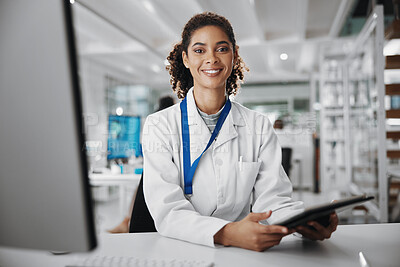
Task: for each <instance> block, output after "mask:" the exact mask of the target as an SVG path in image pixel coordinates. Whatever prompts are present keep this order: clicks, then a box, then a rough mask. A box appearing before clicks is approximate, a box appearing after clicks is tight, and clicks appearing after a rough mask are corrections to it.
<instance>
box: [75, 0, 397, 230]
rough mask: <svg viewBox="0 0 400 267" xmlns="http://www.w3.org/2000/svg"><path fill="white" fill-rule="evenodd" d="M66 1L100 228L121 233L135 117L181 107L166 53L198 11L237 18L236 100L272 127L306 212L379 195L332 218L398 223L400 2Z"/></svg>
mask: <svg viewBox="0 0 400 267" xmlns="http://www.w3.org/2000/svg"><path fill="white" fill-rule="evenodd" d="M70 2H71V4H72V6H73V8H72V10H73V18H74V21H73V23H74V28H75V34H76V40H77V52H78V59H79V60H78V66H79V69H78V70H79V79H80V85H81V90H82V92H81V93H82V103H83V114H82V115H83V120H84V129H85V135H86V143H85V148H84V149H85V150H86V154H87V157H88V164H89V165H88V166H89V170H90V172H89V179H90V184H91V191H92V196H93V199H94V203H95V222H96V226H97V232H125V231H127V228H126V224H125V226H124V222H123V221H124V220H128V219H129V218H130V215H131V209H132V199H134V198H135V195H136V190H137V187H138V184H139V181H140V177H141V174H142V172H143V168H142V164H143V158H142V151H141V131H142V126H143V123H144V121H145V118H146V116H147V115H149V114H151V113H153V112H155V111H157V110H158V109H160V106H159V105H160V104H159V100H160V99H161V98H163V97H166V96H172V97H173V98H174V100H175V102H178V99H177V98H176V96H175V95H174V93H173V92H172V89H171V85H170V83H169V74H168V71H167V70H166V66H167V65H168V61H167V60H166V57H167V56H168V54H169V52H170V51H171V49H172V47H173V45H174V44H175V43H177V42H178V41H179V40H180V33H181V31H182V28H183V26H184V24H185V23H186V21H188V19H189V18H191V17H192V16H193V15H194V14H196V13H200V12H203V11H212V12H216V13H218V14H221V15H223V16H225V17H226V18H228V19H229V21H230V22H231V23H232V25H233V28H234V31H235V34H236V39H237V44H238V45H239V53H240V55H241V56H242V58H243V60H244V62H245V63H246V65H247V66H248V68H249V69H250V72H248V73H246V75H245V83H244V84H243V85H242V88H241V89H240V91H239V93H238V94H237V95H236V96H235V97H234V99H235V101H237V102H239V103H241V104H242V105H244V106H245V107H248V108H250V109H253V110H256V111H258V112H260V113H262V114H265V115H266V116H268V118H269V119H270V121H271V124H273V125H274V128H275V131H276V134H277V135H278V140H279V142H280V144H281V146H282V152H283V153H282V154H283V159H282V164H283V166H284V169H285V171H286V172H287V174H288V176H289V178H290V180H291V182H292V184H293V189H294V192H293V198H294V199H298V200H302V201H304V202H305V205H306V206H307V207H308V206H313V205H316V204H320V203H324V202H329V201H331V200H333V199H342V198H345V197H349V196H352V195H360V194H364V193H366V194H368V195H372V196H374V197H375V199H374V200H373V201H369V202H366V203H364V204H360V205H358V206H355V207H353V208H352V209H347V210H345V211H343V212H340V213H338V215H339V219H340V222H339V224H364V223H383V222H400V191H399V190H400V162H399V159H400V143H399V139H400V39H398V38H400V35H399V2H398V1H392V0H383V1H373V0H370V1H368V0H349V1H345V0H329V1H328V0H280V1H274V0H235V1H231V0H219V1H215V0H168V1H161V0H131V1H128V0H114V1H106V0H96V1H93V0H76V1H74V0H71V1H70ZM378 5H381V6H383V12H381V13H376V12H374V10H375V8H376V7H377V6H378ZM121 222H122V223H121ZM121 225H122V226H124V227H125V228H124V227H122V228H121Z"/></svg>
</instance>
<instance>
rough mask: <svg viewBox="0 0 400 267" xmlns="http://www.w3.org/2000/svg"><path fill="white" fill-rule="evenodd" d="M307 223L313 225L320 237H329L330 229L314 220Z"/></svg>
mask: <svg viewBox="0 0 400 267" xmlns="http://www.w3.org/2000/svg"><path fill="white" fill-rule="evenodd" d="M307 224H308V225H310V226H312V227H314V228H315V231H316V232H318V233H319V234H320V235H321V236H322V237H324V238H329V237H331V231H330V230H329V229H327V228H325V227H323V226H322V225H321V224H319V223H317V222H316V221H311V222H308V223H307Z"/></svg>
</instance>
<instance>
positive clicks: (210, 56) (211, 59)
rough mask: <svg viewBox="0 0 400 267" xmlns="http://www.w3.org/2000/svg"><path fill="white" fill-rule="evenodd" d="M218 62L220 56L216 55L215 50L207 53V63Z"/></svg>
mask: <svg viewBox="0 0 400 267" xmlns="http://www.w3.org/2000/svg"><path fill="white" fill-rule="evenodd" d="M217 62H218V57H217V56H216V55H215V53H214V52H209V53H208V54H207V60H206V63H210V64H215V63H217Z"/></svg>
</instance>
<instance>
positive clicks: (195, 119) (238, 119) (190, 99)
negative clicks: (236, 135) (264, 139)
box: [186, 87, 246, 126]
mask: <svg viewBox="0 0 400 267" xmlns="http://www.w3.org/2000/svg"><path fill="white" fill-rule="evenodd" d="M186 98H187V104H188V124H189V126H190V125H196V124H201V122H202V118H201V116H200V114H199V112H198V111H197V107H196V102H195V101H194V96H193V87H192V88H190V90H189V91H188V92H187V96H186ZM228 119H229V120H228ZM227 121H229V122H230V123H232V124H233V125H237V126H245V125H246V122H245V120H244V119H243V117H242V114H241V113H240V111H239V110H238V108H237V107H236V105H234V103H232V108H231V111H230V112H229V115H228V118H227ZM224 124H225V123H224Z"/></svg>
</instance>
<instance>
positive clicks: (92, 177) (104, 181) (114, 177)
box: [89, 173, 142, 185]
mask: <svg viewBox="0 0 400 267" xmlns="http://www.w3.org/2000/svg"><path fill="white" fill-rule="evenodd" d="M141 177H142V175H141V174H133V173H132V174H111V173H91V174H89V181H90V184H91V185H124V184H132V183H135V184H138V183H139V181H140V178H141Z"/></svg>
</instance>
